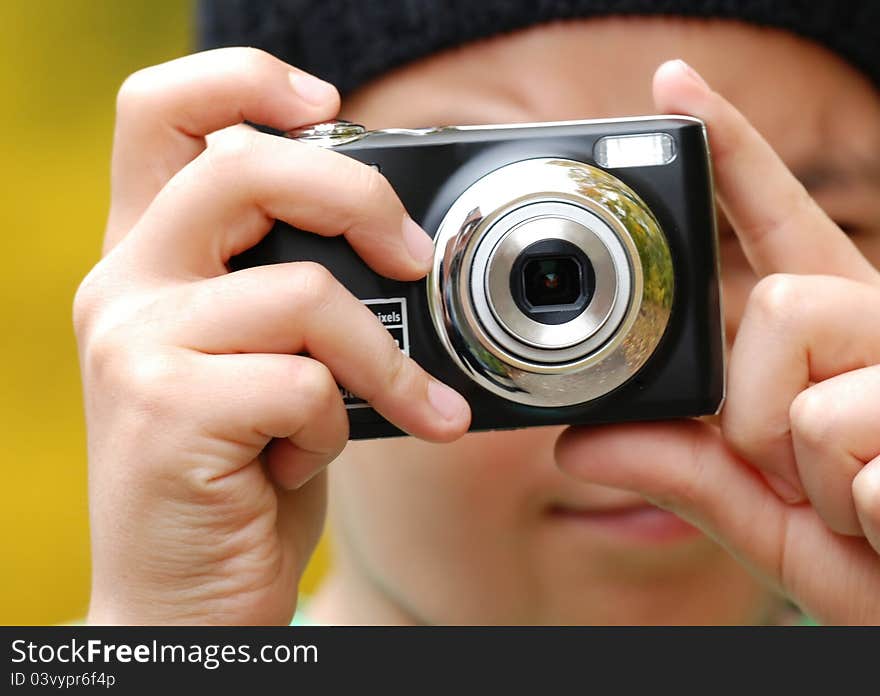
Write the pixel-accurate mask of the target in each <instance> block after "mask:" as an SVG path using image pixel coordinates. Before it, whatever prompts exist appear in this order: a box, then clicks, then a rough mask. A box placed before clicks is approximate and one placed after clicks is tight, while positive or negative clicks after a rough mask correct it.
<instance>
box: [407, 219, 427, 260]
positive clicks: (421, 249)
mask: <svg viewBox="0 0 880 696" xmlns="http://www.w3.org/2000/svg"><path fill="white" fill-rule="evenodd" d="M403 243H404V244H405V245H406V250H407V251H408V252H409V255H410V256H412V257H413V258H414V259H415V260H416V261H417V262H418V263H419V265H421V266H429V265H430V264H431V261H433V260H434V241H433V240H432V239H431V238H430V237H429V236H428V234H427V233H426V232H425V231H424V230H423V229H422V228H421V227H419V226H418V225H417V224H416V223H415V221H413V219H412V218H411V217H409V215H407V216H406V217H405V218H404V219H403Z"/></svg>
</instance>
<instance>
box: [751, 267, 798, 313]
mask: <svg viewBox="0 0 880 696" xmlns="http://www.w3.org/2000/svg"><path fill="white" fill-rule="evenodd" d="M803 301H804V292H803V288H802V284H801V282H800V278H798V277H797V276H795V275H791V274H786V273H775V274H773V275H768V276H766V277H764V278H762V279H761V280H760V281H758V283H757V285H755V287H754V289H753V290H752V294H751V297H750V298H749V309H751V310H752V312H753V313H754V312H757V313H758V315H759V316H760V317H761V318H762V320H763V321H765V322H769V323H771V324H774V325H775V324H787V323H789V322H790V321H791V320H792V317H793V316H796V314H797V312H798V310H799V308H800V307H801V306H802V304H803Z"/></svg>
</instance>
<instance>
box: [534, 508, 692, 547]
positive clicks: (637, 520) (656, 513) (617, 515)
mask: <svg viewBox="0 0 880 696" xmlns="http://www.w3.org/2000/svg"><path fill="white" fill-rule="evenodd" d="M548 514H549V517H550V518H551V519H553V520H555V521H558V522H561V523H563V524H570V525H578V526H582V527H586V528H588V529H589V530H590V531H592V532H595V533H599V534H602V535H608V536H613V537H615V540H618V541H629V542H630V543H633V542H634V543H637V544H649V545H657V544H671V543H675V542H681V541H685V540H688V539H693V538H694V537H697V536H699V535H700V530H699V529H697V528H696V527H694V526H693V525H690V524H688V523H687V522H685V521H684V520H683V519H681V518H680V517H678V515H675V514H674V513H671V512H668V511H666V510H661V509H660V508H656V507H653V506H651V505H641V506H638V507H630V508H621V509H618V510H604V511H585V510H575V509H571V508H552V509H551V510H550V511H549V513H548Z"/></svg>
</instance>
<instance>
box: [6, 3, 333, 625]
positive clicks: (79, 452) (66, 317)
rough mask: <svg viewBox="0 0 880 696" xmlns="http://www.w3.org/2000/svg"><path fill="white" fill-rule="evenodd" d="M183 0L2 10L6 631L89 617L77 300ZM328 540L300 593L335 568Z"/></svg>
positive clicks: (187, 23) (182, 19) (184, 47)
mask: <svg viewBox="0 0 880 696" xmlns="http://www.w3.org/2000/svg"><path fill="white" fill-rule="evenodd" d="M192 28H193V17H192V5H191V3H190V2H189V1H188V0H138V1H135V0H2V2H0V56H2V59H0V86H2V95H3V102H4V107H3V108H2V110H0V125H2V128H0V152H2V163H3V167H2V169H0V191H2V200H3V205H2V216H3V217H2V219H3V242H2V244H3V246H4V247H5V248H6V252H5V253H4V254H3V258H5V259H6V260H7V261H9V263H8V264H5V265H4V267H3V272H2V273H0V298H2V301H0V307H2V312H3V326H4V328H5V330H4V334H5V338H4V339H3V340H2V342H0V356H2V359H0V364H2V367H0V370H2V372H0V375H2V377H0V386H2V393H3V398H2V402H0V408H2V412H0V422H2V424H3V432H4V433H5V435H3V437H2V439H0V443H2V444H0V447H2V450H0V457H2V460H0V461H2V465H3V469H4V476H3V484H2V493H0V495H2V502H0V530H2V548H0V569H2V573H0V624H7V625H8V624H46V623H60V622H65V621H71V620H76V619H77V618H82V616H83V615H84V613H85V610H86V607H87V604H88V592H89V542H88V509H87V498H86V469H87V462H86V446H85V442H86V437H85V426H84V418H83V413H82V404H81V400H82V399H81V391H80V382H79V373H78V367H77V358H76V346H75V343H74V338H73V331H72V328H71V322H70V313H71V302H72V299H73V294H74V292H75V290H76V287H77V285H78V284H79V281H80V279H81V278H82V277H83V276H84V275H85V274H86V273H87V272H88V270H89V269H90V268H91V266H92V265H94V263H95V262H96V261H97V259H98V258H99V253H100V246H101V237H102V234H103V226H104V220H105V215H106V211H107V206H108V201H109V162H110V149H111V145H112V133H113V118H114V114H113V110H114V102H115V97H116V90H117V89H118V88H119V85H120V84H121V83H122V81H123V79H124V78H125V77H126V76H127V75H128V74H129V73H131V72H133V71H135V70H137V69H139V68H142V67H145V66H147V65H151V64H154V63H159V62H162V61H165V60H169V59H171V58H174V57H177V56H180V55H184V54H185V53H188V52H190V50H191V46H192V44H193V30H192ZM325 554H326V552H325V550H324V545H323V544H322V546H321V548H320V549H319V553H318V554H316V557H315V559H314V560H313V562H312V565H311V566H310V568H309V571H308V572H307V574H306V578H305V579H304V581H303V589H304V590H306V591H308V590H310V589H311V587H312V586H313V585H314V583H315V581H316V579H317V578H318V577H319V576H320V574H321V572H322V571H323V568H324V566H325V565H326V558H325Z"/></svg>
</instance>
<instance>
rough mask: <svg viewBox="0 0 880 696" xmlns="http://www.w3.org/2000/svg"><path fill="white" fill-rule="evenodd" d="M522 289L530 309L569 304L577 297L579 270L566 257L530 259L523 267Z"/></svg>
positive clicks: (575, 264) (578, 266)
mask: <svg viewBox="0 0 880 696" xmlns="http://www.w3.org/2000/svg"><path fill="white" fill-rule="evenodd" d="M523 285H524V286H525V296H526V301H527V302H528V303H529V304H530V305H532V306H533V307H547V306H549V305H563V304H571V303H573V302H576V301H577V299H578V297H579V296H580V294H581V267H580V265H579V264H578V262H577V260H576V259H574V258H572V257H570V256H569V257H555V258H553V257H551V258H543V259H541V258H537V259H532V260H530V261H527V262H526V263H525V266H524V267H523Z"/></svg>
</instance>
